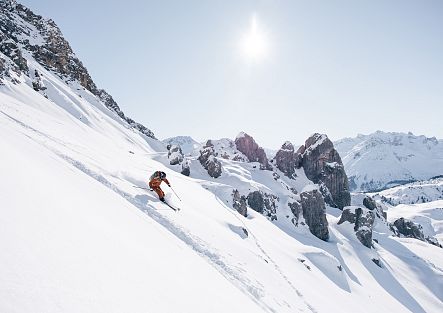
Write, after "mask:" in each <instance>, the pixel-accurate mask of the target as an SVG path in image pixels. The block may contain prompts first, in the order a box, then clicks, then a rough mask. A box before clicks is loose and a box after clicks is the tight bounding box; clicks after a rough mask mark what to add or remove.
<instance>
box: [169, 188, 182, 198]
mask: <svg viewBox="0 0 443 313" xmlns="http://www.w3.org/2000/svg"><path fill="white" fill-rule="evenodd" d="M169 188H171V190H172V192H174V194H175V195H176V197H177V198H178V200H180V201H182V199H180V197H179V196H178V194H177V193H176V192H175V190H174V188H172V187H171V186H169Z"/></svg>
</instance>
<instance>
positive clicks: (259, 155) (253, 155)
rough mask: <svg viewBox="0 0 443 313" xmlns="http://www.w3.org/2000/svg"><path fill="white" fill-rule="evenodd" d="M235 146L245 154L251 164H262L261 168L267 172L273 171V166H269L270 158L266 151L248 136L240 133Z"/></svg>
mask: <svg viewBox="0 0 443 313" xmlns="http://www.w3.org/2000/svg"><path fill="white" fill-rule="evenodd" d="M235 146H236V148H237V150H238V151H240V152H241V153H243V154H244V155H245V156H246V157H247V158H248V161H249V162H258V163H260V168H261V169H265V170H272V166H271V165H270V164H269V161H268V157H267V156H266V153H265V150H263V148H261V147H260V146H259V145H258V144H257V143H256V142H255V140H254V138H252V137H251V136H249V135H248V134H245V133H240V134H239V135H238V136H237V138H235Z"/></svg>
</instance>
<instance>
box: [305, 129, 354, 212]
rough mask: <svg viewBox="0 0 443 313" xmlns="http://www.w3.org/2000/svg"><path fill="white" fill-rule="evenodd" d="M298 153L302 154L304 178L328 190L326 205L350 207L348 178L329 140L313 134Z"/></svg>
mask: <svg viewBox="0 0 443 313" xmlns="http://www.w3.org/2000/svg"><path fill="white" fill-rule="evenodd" d="M299 151H300V152H302V153H303V157H302V165H303V169H304V170H305V174H306V176H307V177H308V178H309V179H310V180H312V181H313V182H314V183H316V184H319V185H322V184H324V186H325V187H327V189H328V190H329V192H330V195H331V197H328V195H327V193H326V194H325V200H326V201H327V203H328V204H329V205H331V206H334V207H338V208H340V209H343V208H344V207H345V206H348V205H350V203H351V194H350V193H349V183H348V177H347V176H346V173H345V169H344V166H343V163H342V161H341V158H340V155H339V154H338V152H337V150H335V149H334V145H333V144H332V142H331V140H329V138H328V137H327V136H326V135H320V134H314V135H312V136H311V137H309V138H308V139H307V140H306V142H305V145H304V147H302V148H300V149H299ZM323 191H325V189H324V188H323V189H322V192H323Z"/></svg>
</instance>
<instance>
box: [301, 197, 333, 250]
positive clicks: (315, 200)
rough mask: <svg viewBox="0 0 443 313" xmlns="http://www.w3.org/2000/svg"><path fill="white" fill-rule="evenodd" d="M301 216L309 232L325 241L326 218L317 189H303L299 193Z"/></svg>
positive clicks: (326, 231)
mask: <svg viewBox="0 0 443 313" xmlns="http://www.w3.org/2000/svg"><path fill="white" fill-rule="evenodd" d="M300 199H301V207H302V210H303V217H304V219H305V221H306V224H308V226H309V230H310V231H311V233H312V234H313V235H314V236H316V237H318V238H320V239H321V240H324V241H327V240H328V239H329V229H328V220H327V219H326V207H325V202H324V200H323V196H322V195H321V193H320V192H319V191H318V190H312V191H305V192H302V193H301V194H300Z"/></svg>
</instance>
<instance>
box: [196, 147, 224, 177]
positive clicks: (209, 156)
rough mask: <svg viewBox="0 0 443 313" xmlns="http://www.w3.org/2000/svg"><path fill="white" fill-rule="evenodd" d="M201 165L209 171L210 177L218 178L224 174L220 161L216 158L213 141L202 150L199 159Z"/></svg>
mask: <svg viewBox="0 0 443 313" xmlns="http://www.w3.org/2000/svg"><path fill="white" fill-rule="evenodd" d="M198 160H199V161H200V164H201V165H202V166H203V167H204V168H205V169H206V170H207V171H208V174H209V176H211V177H213V178H218V177H220V175H221V174H222V166H221V163H220V161H219V160H217V158H216V152H215V150H214V145H213V144H212V143H211V140H208V141H207V142H206V144H205V146H204V147H203V149H202V150H200V156H199V157H198Z"/></svg>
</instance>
